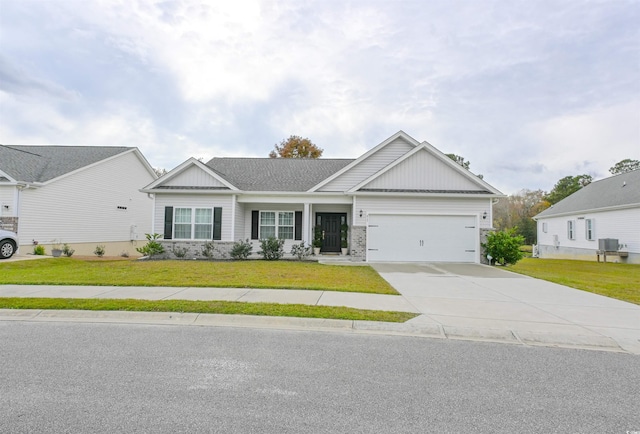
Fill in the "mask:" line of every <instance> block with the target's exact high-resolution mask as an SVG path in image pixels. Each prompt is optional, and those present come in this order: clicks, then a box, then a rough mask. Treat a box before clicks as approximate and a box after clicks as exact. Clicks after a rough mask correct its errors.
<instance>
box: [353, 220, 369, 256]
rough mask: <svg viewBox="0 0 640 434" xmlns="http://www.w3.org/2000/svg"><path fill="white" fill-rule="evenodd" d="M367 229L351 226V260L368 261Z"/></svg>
mask: <svg viewBox="0 0 640 434" xmlns="http://www.w3.org/2000/svg"><path fill="white" fill-rule="evenodd" d="M366 249H367V227H366V226H351V248H350V254H351V260H352V261H353V262H363V261H366V260H367V250H366Z"/></svg>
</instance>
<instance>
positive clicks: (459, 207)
mask: <svg viewBox="0 0 640 434" xmlns="http://www.w3.org/2000/svg"><path fill="white" fill-rule="evenodd" d="M359 210H362V211H363V215H362V217H360V215H359V214H360V213H359ZM485 211H486V213H487V218H486V219H483V218H482V214H483V213H484V212H485ZM368 214H423V215H430V214H432V215H478V216H479V222H480V228H491V227H492V222H491V215H492V213H491V199H487V198H478V199H474V198H460V199H456V198H418V197H378V196H357V198H356V206H355V209H354V225H355V226H366V224H367V215H368Z"/></svg>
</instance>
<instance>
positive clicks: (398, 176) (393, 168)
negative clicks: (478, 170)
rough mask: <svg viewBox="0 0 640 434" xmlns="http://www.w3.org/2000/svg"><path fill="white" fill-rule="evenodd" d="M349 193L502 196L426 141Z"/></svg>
mask: <svg viewBox="0 0 640 434" xmlns="http://www.w3.org/2000/svg"><path fill="white" fill-rule="evenodd" d="M349 192H351V193H355V192H376V193H379V192H384V193H434V194H436V193H437V194H446V193H453V194H491V195H501V196H502V195H503V194H502V193H501V192H500V191H498V190H496V189H495V188H494V187H492V186H491V185H489V184H487V183H486V182H484V181H483V180H482V179H480V178H478V177H477V176H476V175H474V174H473V173H471V172H470V171H469V170H467V169H465V168H463V167H462V166H460V165H459V164H457V163H456V162H454V161H453V160H451V159H450V158H449V157H447V156H446V155H445V154H443V153H442V152H440V151H438V150H437V149H436V148H435V147H433V146H432V145H431V144H429V143H427V142H423V143H422V144H421V145H420V146H418V147H416V148H415V149H413V150H412V151H410V152H407V153H406V154H405V155H403V156H402V157H401V158H399V159H398V160H396V161H394V162H393V163H391V164H390V165H388V166H387V167H385V168H384V169H383V170H381V171H379V172H378V173H376V174H374V175H372V176H370V177H369V178H367V179H365V180H364V181H362V182H361V183H359V184H358V185H356V186H355V187H353V188H352V189H351V190H349Z"/></svg>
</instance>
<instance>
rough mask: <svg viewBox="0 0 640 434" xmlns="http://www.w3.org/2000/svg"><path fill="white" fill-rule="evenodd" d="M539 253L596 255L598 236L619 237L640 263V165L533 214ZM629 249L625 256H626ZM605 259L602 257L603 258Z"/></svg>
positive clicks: (625, 258)
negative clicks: (536, 226) (536, 227)
mask: <svg viewBox="0 0 640 434" xmlns="http://www.w3.org/2000/svg"><path fill="white" fill-rule="evenodd" d="M534 220H536V221H537V225H538V255H539V256H540V257H541V258H563V259H582V260H593V261H595V260H596V258H597V256H596V252H597V251H598V250H599V243H598V240H600V239H606V238H608V239H617V240H618V242H617V246H616V250H619V251H621V252H622V256H613V255H608V256H607V261H619V262H628V263H635V264H638V263H640V170H634V171H632V172H628V173H623V174H620V175H616V176H612V177H609V178H605V179H601V180H599V181H595V182H592V183H591V184H589V185H587V186H586V187H583V188H581V189H580V190H578V191H577V192H575V193H573V194H572V195H571V196H568V197H566V198H565V199H563V200H561V201H560V202H558V203H556V204H555V205H553V206H552V207H551V208H547V209H546V210H544V211H543V212H541V213H540V214H538V215H537V216H535V217H534ZM625 255H626V256H625ZM601 260H602V259H601Z"/></svg>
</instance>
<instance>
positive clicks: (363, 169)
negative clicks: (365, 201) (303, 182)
mask: <svg viewBox="0 0 640 434" xmlns="http://www.w3.org/2000/svg"><path fill="white" fill-rule="evenodd" d="M413 148H414V146H413V145H412V144H410V143H407V142H406V141H405V140H404V139H403V138H400V137H399V138H397V139H396V140H394V141H393V142H391V143H389V144H388V145H387V146H385V147H384V148H382V149H380V150H378V151H377V152H376V153H374V154H371V155H370V156H369V157H368V158H366V159H365V160H363V161H361V162H360V163H358V164H357V165H355V166H354V167H352V168H351V169H349V170H348V171H346V172H345V173H343V174H342V175H340V176H338V177H337V178H336V179H334V180H333V181H331V182H329V183H328V184H326V185H325V186H323V187H322V188H320V190H319V191H347V190H349V189H350V188H352V187H353V186H355V185H357V184H359V183H361V182H362V181H364V180H365V179H367V178H368V177H370V176H371V175H373V174H374V173H376V172H378V171H380V170H381V169H382V168H384V167H386V166H388V165H389V164H390V163H392V162H394V161H396V160H397V159H398V158H400V157H402V156H403V155H404V154H406V153H407V152H409V151H411V150H412V149H413Z"/></svg>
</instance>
